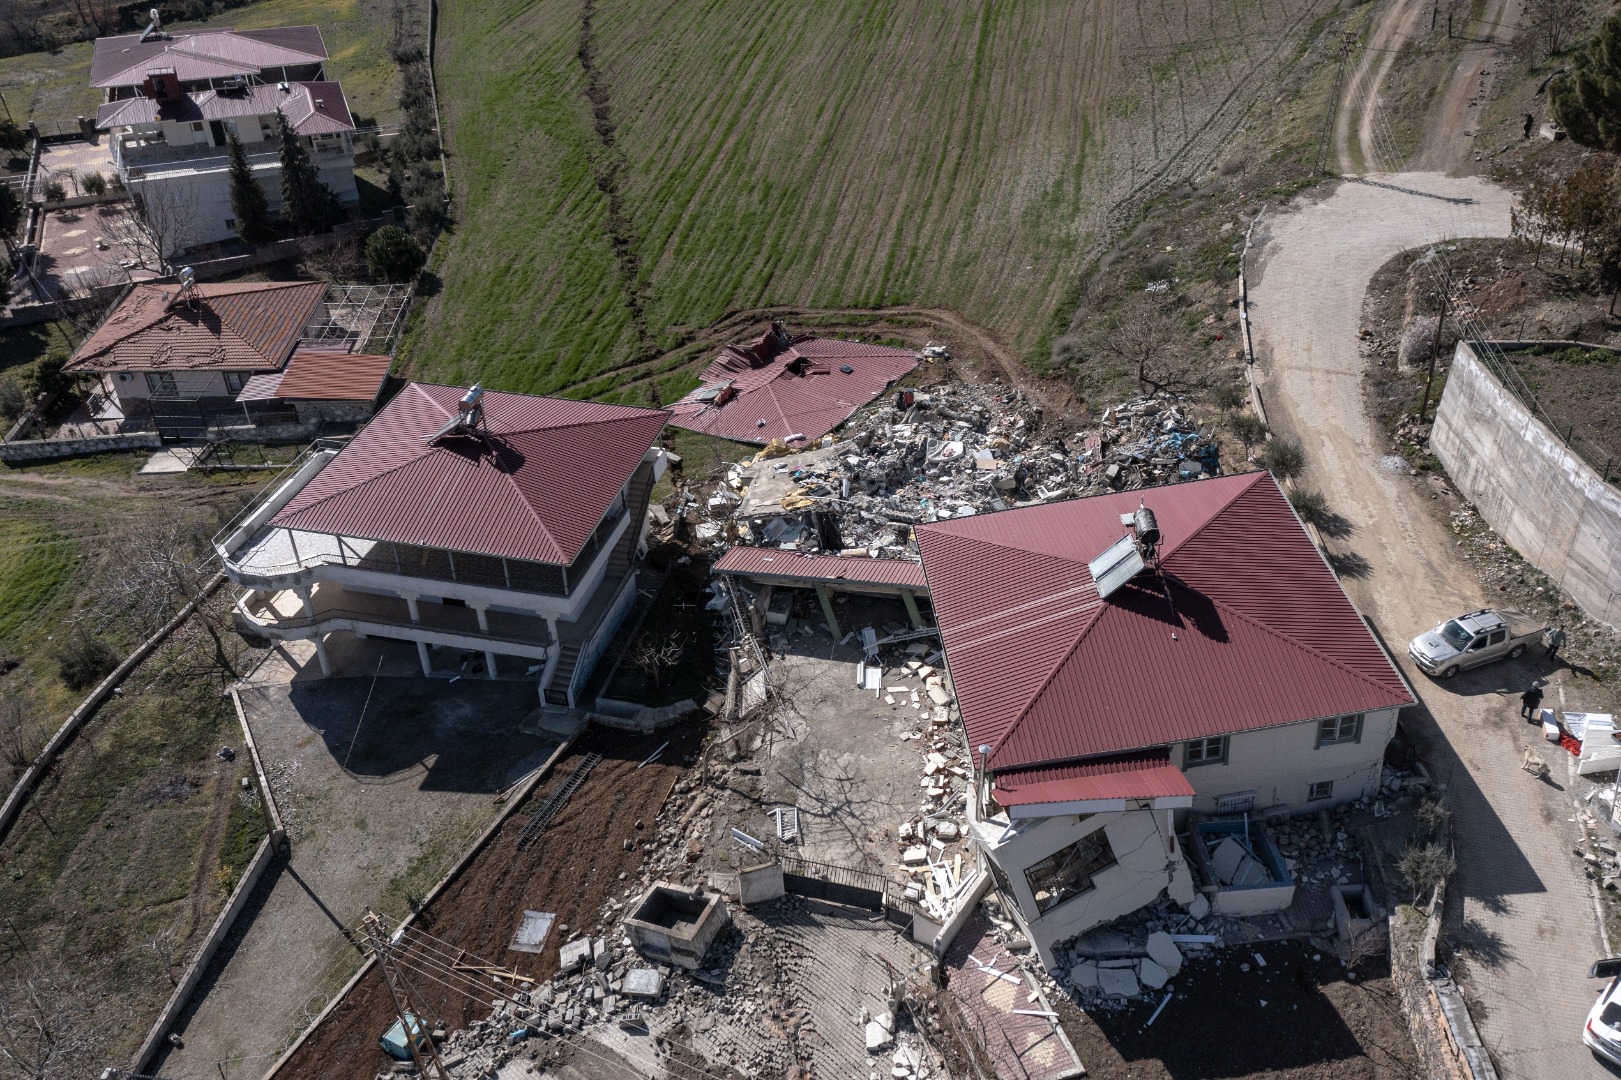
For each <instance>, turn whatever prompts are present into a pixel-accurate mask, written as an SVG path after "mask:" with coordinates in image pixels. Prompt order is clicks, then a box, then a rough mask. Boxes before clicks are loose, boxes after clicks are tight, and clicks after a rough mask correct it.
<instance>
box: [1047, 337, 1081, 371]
mask: <svg viewBox="0 0 1621 1080" xmlns="http://www.w3.org/2000/svg"><path fill="white" fill-rule="evenodd" d="M1052 355H1053V367H1055V368H1067V367H1069V366H1071V365H1072V364H1077V363H1079V362H1080V361H1081V360H1082V359H1083V358H1084V357H1083V353H1082V349H1081V339H1080V338H1078V337H1076V336H1075V335H1074V334H1063V335H1061V336H1059V337H1056V338H1054V339H1053V350H1052Z"/></svg>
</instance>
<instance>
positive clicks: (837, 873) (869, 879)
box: [781, 855, 923, 927]
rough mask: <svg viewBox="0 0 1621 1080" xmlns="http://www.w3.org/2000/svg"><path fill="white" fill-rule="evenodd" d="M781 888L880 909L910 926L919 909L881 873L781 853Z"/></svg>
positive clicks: (900, 923) (814, 896) (869, 909)
mask: <svg viewBox="0 0 1621 1080" xmlns="http://www.w3.org/2000/svg"><path fill="white" fill-rule="evenodd" d="M781 862H782V884H783V888H785V889H787V890H788V891H789V892H791V893H794V894H795V895H796V896H809V897H811V898H812V899H814V900H826V901H827V902H829V903H832V904H844V905H846V906H848V907H858V908H865V909H866V910H867V911H878V912H882V913H883V916H884V918H885V919H886V920H888V921H889V922H891V923H894V924H895V925H897V926H901V927H908V926H911V925H912V919H913V918H914V917H915V916H918V915H922V914H923V909H922V908H921V907H919V906H918V905H917V904H915V903H913V902H912V901H910V900H908V899H906V897H905V895H904V888H903V886H901V885H900V884H899V883H898V882H895V881H891V880H890V879H889V878H887V877H885V876H884V875H883V874H877V873H873V872H871V871H867V870H855V869H852V868H850V867H848V866H833V865H831V864H830V863H820V862H813V861H811V860H810V859H801V858H798V857H797V856H794V855H783V856H781Z"/></svg>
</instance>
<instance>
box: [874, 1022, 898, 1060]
mask: <svg viewBox="0 0 1621 1080" xmlns="http://www.w3.org/2000/svg"><path fill="white" fill-rule="evenodd" d="M894 1042H895V1039H894V1036H892V1035H891V1034H890V1033H889V1029H888V1028H886V1027H884V1025H882V1024H880V1023H879V1022H878V1021H876V1020H868V1021H867V1053H869V1054H876V1053H878V1052H879V1051H881V1050H888V1049H889V1048H890V1046H892V1045H894Z"/></svg>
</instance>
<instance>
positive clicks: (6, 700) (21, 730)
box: [0, 689, 39, 773]
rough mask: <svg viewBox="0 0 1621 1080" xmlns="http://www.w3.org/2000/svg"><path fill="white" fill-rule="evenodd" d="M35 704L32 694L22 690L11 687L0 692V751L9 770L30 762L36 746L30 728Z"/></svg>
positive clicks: (36, 741)
mask: <svg viewBox="0 0 1621 1080" xmlns="http://www.w3.org/2000/svg"><path fill="white" fill-rule="evenodd" d="M37 708H38V706H37V703H36V702H35V701H34V696H33V695H32V694H30V693H29V692H28V691H26V690H20V689H12V690H8V691H7V692H6V694H5V695H4V696H0V754H3V755H4V758H5V763H6V765H7V766H9V767H10V768H11V770H12V771H13V772H17V773H20V772H22V771H23V770H24V769H26V768H28V766H30V765H32V764H33V763H34V754H35V753H37V752H38V750H39V740H38V738H37V737H36V734H35V732H34V720H35V716H36V712H37Z"/></svg>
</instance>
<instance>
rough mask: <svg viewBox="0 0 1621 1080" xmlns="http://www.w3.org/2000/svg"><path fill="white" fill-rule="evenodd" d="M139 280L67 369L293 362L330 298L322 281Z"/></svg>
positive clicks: (223, 367) (254, 367) (233, 367)
mask: <svg viewBox="0 0 1621 1080" xmlns="http://www.w3.org/2000/svg"><path fill="white" fill-rule="evenodd" d="M179 288H180V287H179V286H178V285H173V284H169V285H136V286H133V287H132V288H131V289H130V291H129V293H128V294H127V295H125V297H124V299H123V301H122V302H120V303H119V305H118V306H117V307H116V308H114V309H113V311H112V313H111V314H109V315H108V316H107V318H106V319H104V320H102V323H101V325H100V326H98V327H97V328H96V330H95V332H94V333H93V334H91V335H90V336H89V337H88V338H86V339H85V341H84V344H82V345H80V346H79V348H78V351H76V352H75V353H74V354H73V358H72V359H71V360H70V361H69V362H68V364H67V367H66V370H68V371H90V372H94V371H199V370H210V371H263V370H269V369H275V368H280V367H281V366H282V365H283V364H285V363H286V362H287V357H288V356H289V354H291V353H292V351H293V346H294V345H295V344H296V343H297V342H298V339H299V336H300V335H301V334H302V333H303V332H304V328H305V327H306V326H308V325H309V322H310V320H311V319H312V318H313V317H314V316H315V314H316V313H317V312H318V311H320V309H321V303H322V301H324V300H325V299H326V283H325V282H321V281H260V282H230V283H226V284H219V283H215V284H208V285H197V286H195V287H194V288H193V289H192V295H191V297H190V298H189V299H188V300H187V301H186V302H184V303H176V302H173V298H174V297H175V295H176V293H177V292H178V290H179Z"/></svg>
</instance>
